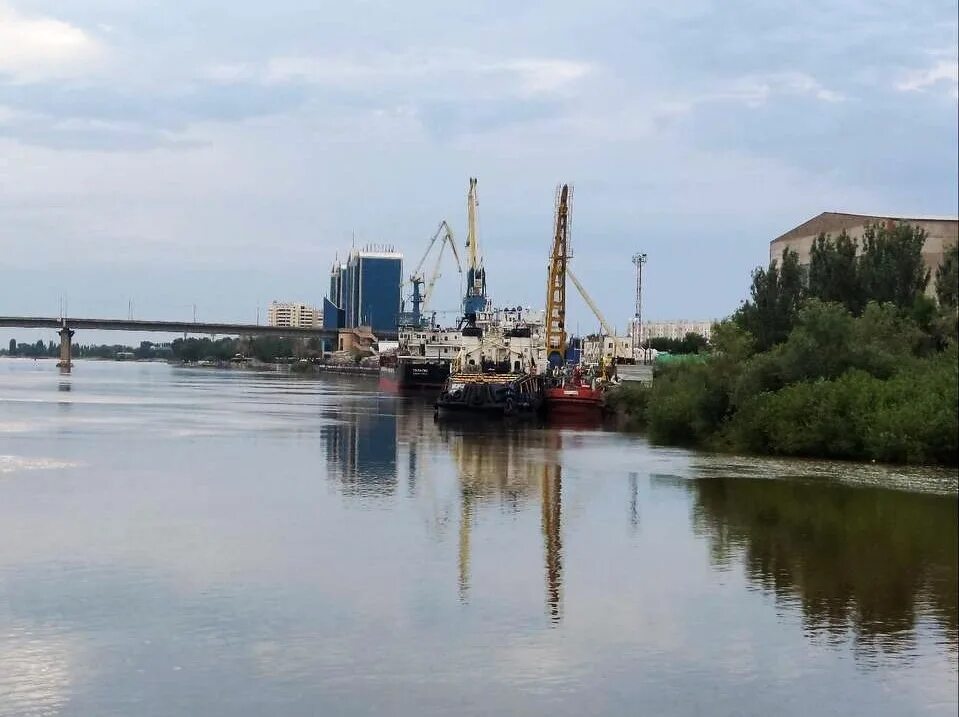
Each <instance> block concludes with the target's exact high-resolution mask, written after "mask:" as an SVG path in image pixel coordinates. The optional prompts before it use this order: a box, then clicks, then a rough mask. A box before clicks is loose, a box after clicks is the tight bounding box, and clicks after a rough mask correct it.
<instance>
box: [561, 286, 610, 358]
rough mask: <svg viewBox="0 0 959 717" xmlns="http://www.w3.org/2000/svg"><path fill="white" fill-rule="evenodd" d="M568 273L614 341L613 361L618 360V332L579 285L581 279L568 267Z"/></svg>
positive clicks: (604, 329)
mask: <svg viewBox="0 0 959 717" xmlns="http://www.w3.org/2000/svg"><path fill="white" fill-rule="evenodd" d="M566 273H567V274H568V275H569V278H570V279H571V280H572V282H573V285H574V286H575V287H576V290H577V291H579V295H580V296H582V297H583V301H585V302H586V305H587V306H589V308H590V310H591V311H592V312H593V314H595V316H596V318H597V319H599V324H600V326H602V327H603V331H605V332H606V335H607V336H609V337H611V338H612V339H613V359H614V360H615V359H616V358H617V349H618V346H617V345H616V344H617V341H616V332H615V331H614V330H613V328H612V327H611V326H610V325H609V324H608V323H607V322H606V318H605V317H604V316H603V314H602V312H601V311H600V310H599V307H598V306H596V302H594V301H593V299H592V297H591V296H590V295H589V294H588V293H587V291H586V288H585V287H584V286H583V285H582V284H580V283H579V279H577V278H576V275H575V274H574V273H573V270H572V269H570V268H569V267H567V269H566Z"/></svg>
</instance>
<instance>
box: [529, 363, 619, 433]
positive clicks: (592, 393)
mask: <svg viewBox="0 0 959 717" xmlns="http://www.w3.org/2000/svg"><path fill="white" fill-rule="evenodd" d="M563 373H565V372H563ZM603 386H604V380H603V378H602V376H595V375H594V376H589V375H588V374H586V373H584V371H583V369H582V368H581V367H580V366H575V367H574V368H573V370H572V373H571V374H569V375H568V376H566V375H563V374H554V375H553V377H552V378H551V381H550V385H548V386H547V387H546V389H545V390H544V400H545V405H546V411H547V414H548V415H549V417H550V418H575V419H595V420H598V419H600V418H601V417H602V415H603V409H604V406H605V400H604V393H605V392H604V390H603Z"/></svg>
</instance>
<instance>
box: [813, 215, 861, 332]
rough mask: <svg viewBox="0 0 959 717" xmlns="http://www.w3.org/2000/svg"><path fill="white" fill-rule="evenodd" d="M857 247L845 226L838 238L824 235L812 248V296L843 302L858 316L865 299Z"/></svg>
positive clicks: (818, 238)
mask: <svg viewBox="0 0 959 717" xmlns="http://www.w3.org/2000/svg"><path fill="white" fill-rule="evenodd" d="M856 249H857V245H856V240H855V239H853V238H852V237H850V236H849V234H847V233H846V231H845V229H844V230H843V231H842V232H841V233H840V234H839V236H838V237H836V238H835V239H833V238H832V237H831V236H829V235H828V234H820V235H819V237H817V239H816V241H814V242H813V245H812V247H811V248H810V251H809V280H808V285H807V287H806V289H807V292H808V294H809V296H814V297H816V298H817V299H822V300H823V301H836V302H839V303H840V304H842V305H843V306H845V307H846V308H847V309H849V311H851V312H852V313H853V314H856V315H858V314H859V313H860V312H861V311H862V308H863V304H864V302H863V296H862V282H861V279H860V276H859V267H858V265H857V260H856Z"/></svg>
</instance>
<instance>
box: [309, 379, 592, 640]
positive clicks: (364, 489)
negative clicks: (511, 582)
mask: <svg viewBox="0 0 959 717" xmlns="http://www.w3.org/2000/svg"><path fill="white" fill-rule="evenodd" d="M342 410H343V411H345V412H346V413H348V414H349V415H350V420H349V421H344V422H338V423H334V424H333V425H329V426H326V427H324V429H323V430H322V436H323V442H324V447H325V453H326V459H327V462H328V465H329V469H328V474H329V476H330V478H331V479H332V480H334V481H336V482H337V483H338V484H339V486H340V489H341V490H342V492H343V494H344V495H346V496H355V497H364V498H372V497H377V496H378V497H385V496H391V495H392V494H393V493H394V490H395V488H396V484H397V454H398V450H400V448H398V446H399V447H401V449H402V450H403V451H405V453H406V463H407V476H406V480H407V489H408V493H407V494H408V496H410V497H415V496H416V494H417V489H418V487H419V486H418V482H419V481H420V480H421V479H422V478H424V477H425V478H426V479H427V480H432V479H433V478H434V476H433V475H432V474H431V473H430V471H429V470H428V468H427V467H425V466H421V465H419V463H418V456H419V455H421V454H426V455H433V454H435V453H436V451H437V450H442V451H445V452H446V453H447V454H448V455H449V456H450V457H451V459H452V467H453V468H454V470H455V477H456V482H457V488H458V489H457V497H458V503H459V505H458V528H457V546H458V547H457V567H458V594H459V599H460V601H461V602H462V603H464V604H467V603H468V602H469V593H470V579H471V577H470V562H471V558H472V551H473V545H472V540H471V535H472V532H473V529H474V524H475V522H476V521H477V519H478V514H479V513H481V512H482V511H483V510H484V509H486V508H490V509H496V508H498V509H500V510H501V511H504V512H506V513H515V512H516V511H518V510H519V509H521V508H523V507H528V506H531V505H534V504H536V503H538V504H539V510H540V528H541V531H542V538H543V566H544V568H543V570H544V576H545V582H546V587H545V590H546V611H547V613H548V615H549V617H550V620H551V621H552V622H558V621H559V620H560V619H561V617H562V575H563V555H562V552H563V543H562V535H561V532H562V467H561V461H560V453H561V449H562V435H561V433H560V432H558V431H555V430H554V431H547V430H538V429H536V428H531V427H528V426H516V425H509V424H504V423H503V422H502V421H496V420H492V421H491V420H484V419H477V420H471V419H461V420H457V421H453V422H439V421H437V420H436V419H435V417H434V416H433V413H432V406H431V404H430V403H429V401H428V400H422V399H419V398H412V397H402V398H381V399H379V400H376V401H373V402H368V401H367V402H354V403H346V404H344V405H343V406H342ZM330 415H333V414H330ZM398 426H401V428H400V432H399V434H398ZM583 426H586V427H589V428H595V427H596V422H595V421H593V422H589V421H585V422H584V421H579V422H578V423H576V424H575V427H577V428H581V427H583ZM428 489H429V490H435V486H430V487H429V488H428Z"/></svg>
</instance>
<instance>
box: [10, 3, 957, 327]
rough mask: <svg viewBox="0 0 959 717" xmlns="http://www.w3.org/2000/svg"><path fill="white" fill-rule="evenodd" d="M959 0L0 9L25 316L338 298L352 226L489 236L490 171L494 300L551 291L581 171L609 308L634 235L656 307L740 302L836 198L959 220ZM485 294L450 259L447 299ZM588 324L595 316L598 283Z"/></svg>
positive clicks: (388, 232)
mask: <svg viewBox="0 0 959 717" xmlns="http://www.w3.org/2000/svg"><path fill="white" fill-rule="evenodd" d="M957 15H959V9H957V4H956V2H942V1H940V0H927V1H926V2H923V3H915V2H908V1H907V0H901V1H900V0H849V1H847V2H822V1H817V0H811V1H809V2H804V3H797V2H795V1H794V0H790V1H789V2H784V1H781V0H762V1H761V2H760V1H758V0H754V1H752V2H747V1H745V0H727V1H725V2H705V1H701V0H688V1H686V2H677V3H669V4H666V3H661V2H645V1H642V0H619V1H618V2H611V1H609V0H592V1H591V2H589V3H584V2H580V1H577V2H572V1H570V0H550V1H549V2H546V1H538V0H532V1H529V2H523V3H517V2H506V1H504V0H491V1H489V2H477V3H454V2H448V1H447V2H421V1H417V0H408V1H407V2H395V0H392V1H391V0H362V1H358V2H348V1H346V0H342V1H341V2H336V3H328V2H321V3H318V2H315V0H311V1H307V0H273V1H272V2H270V3H264V2H260V1H256V0H232V1H231V2H229V3H225V2H222V1H221V2H211V1H210V0H191V2H189V3H163V2H156V1H155V0H137V1H135V2H134V1H133V0H71V2H69V3H65V2H62V0H61V1H56V0H0V315H4V314H6V315H21V314H28V315H57V314H58V313H59V311H60V306H61V302H63V301H65V302H66V305H67V307H68V312H69V313H70V314H72V315H75V316H81V315H86V316H111V317H126V316H128V315H129V313H130V312H131V310H132V312H133V314H134V315H135V316H136V317H137V318H165V319H192V316H193V306H194V305H195V306H196V311H197V318H198V319H199V320H201V321H204V320H208V321H249V322H253V321H255V319H256V315H257V310H259V312H260V316H261V320H263V319H264V317H265V315H266V306H267V305H268V304H269V302H270V300H272V299H277V300H297V301H305V302H308V303H317V304H319V303H322V299H323V297H324V295H325V294H326V292H327V290H328V285H329V282H328V274H329V268H330V266H331V264H332V262H333V261H334V259H335V258H336V256H337V254H339V256H340V257H343V256H344V254H345V253H346V252H347V251H348V250H349V248H350V246H351V244H352V243H353V242H354V241H355V243H356V245H357V246H363V245H366V244H368V243H375V244H380V245H392V246H394V247H396V248H397V249H398V250H400V251H402V252H403V253H404V254H405V256H406V266H405V271H406V273H409V271H410V270H411V269H412V266H413V265H414V264H415V263H416V262H417V261H418V260H419V257H420V255H421V254H422V252H423V251H424V249H425V248H426V243H427V241H428V239H429V237H430V236H431V235H432V233H433V231H434V230H435V228H436V226H437V224H438V223H439V221H440V220H441V219H447V220H448V221H449V222H450V224H451V225H452V227H453V229H454V231H455V232H457V236H458V239H459V240H460V241H462V240H463V238H464V237H465V224H466V190H467V187H468V180H469V177H471V176H475V177H477V178H478V179H479V184H478V191H479V222H480V244H481V247H482V251H483V254H484V261H485V264H486V267H487V274H488V285H489V289H490V293H491V294H492V296H493V299H494V302H495V303H497V304H499V305H516V304H524V305H529V306H533V307H541V306H542V305H543V304H544V302H545V296H544V294H545V283H546V263H547V260H548V254H549V247H550V242H551V233H552V222H553V201H554V193H555V189H556V186H557V184H559V183H561V182H569V183H571V184H572V185H573V186H574V197H573V208H572V215H571V216H572V242H573V250H574V259H573V264H572V265H573V266H574V268H575V269H576V272H577V275H578V277H579V278H580V280H581V281H582V282H583V283H584V284H585V285H586V287H587V288H588V289H589V291H590V292H591V293H592V295H593V298H594V299H595V300H596V303H597V304H598V305H599V306H600V307H601V309H602V311H603V313H605V314H606V316H607V318H608V319H609V320H610V322H611V323H614V324H616V325H618V326H625V323H626V321H627V320H628V319H629V318H630V317H631V316H632V314H633V305H634V286H635V275H634V267H633V265H632V264H631V262H630V257H631V256H632V255H633V254H634V253H636V252H645V253H646V254H647V257H648V263H647V264H646V270H645V276H644V314H645V316H646V317H647V318H649V319H678V318H686V319H712V318H719V317H722V316H725V315H728V314H729V313H731V312H732V311H733V310H735V308H736V306H737V305H738V303H739V302H740V301H741V300H742V299H743V298H744V296H745V295H746V293H747V291H748V286H749V274H750V271H751V270H752V269H753V268H754V267H755V266H757V265H759V264H764V263H765V262H766V261H767V260H768V245H769V241H770V240H772V239H773V238H775V237H776V236H778V235H779V234H781V233H783V232H785V231H787V230H789V229H791V228H792V227H794V226H796V225H798V224H799V223H801V222H803V221H805V220H806V219H809V218H810V217H812V216H815V215H816V214H819V213H820V212H823V211H849V212H862V213H876V214H898V215H927V214H928V215H937V216H938V215H955V214H956V213H957V211H959V209H957V203H959V200H957V194H959V186H957V154H959V143H957V98H959V91H957V83H959V61H957V43H959V38H957ZM571 291H572V289H571ZM458 292H459V280H458V277H457V275H456V270H455V267H453V266H452V264H446V265H445V268H444V271H443V276H442V278H440V280H439V284H438V288H437V291H436V296H435V297H434V300H433V307H434V308H437V309H454V308H456V307H457V306H458V298H457V294H458ZM64 297H65V298H64ZM570 315H571V321H570V325H571V326H573V325H575V326H577V327H580V328H582V329H583V330H586V329H590V330H591V329H593V328H594V327H595V325H596V321H595V319H593V318H592V315H591V314H590V312H589V311H588V309H587V308H586V307H585V305H584V304H583V302H581V301H579V300H578V297H575V296H574V297H573V298H572V299H571V306H570ZM450 318H451V319H452V316H450ZM47 333H50V332H47ZM28 334H29V336H28ZM13 335H16V336H18V337H21V336H22V337H23V338H24V339H27V338H29V339H31V340H32V339H33V338H34V337H40V336H44V337H45V336H46V333H44V332H33V333H31V332H26V331H23V330H20V331H15V330H8V329H0V340H3V341H4V342H5V341H6V340H7V339H8V338H9V337H10V336H13ZM77 338H78V340H80V341H81V342H86V340H87V337H84V336H78V337H77ZM110 341H111V342H112V341H113V339H110Z"/></svg>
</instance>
